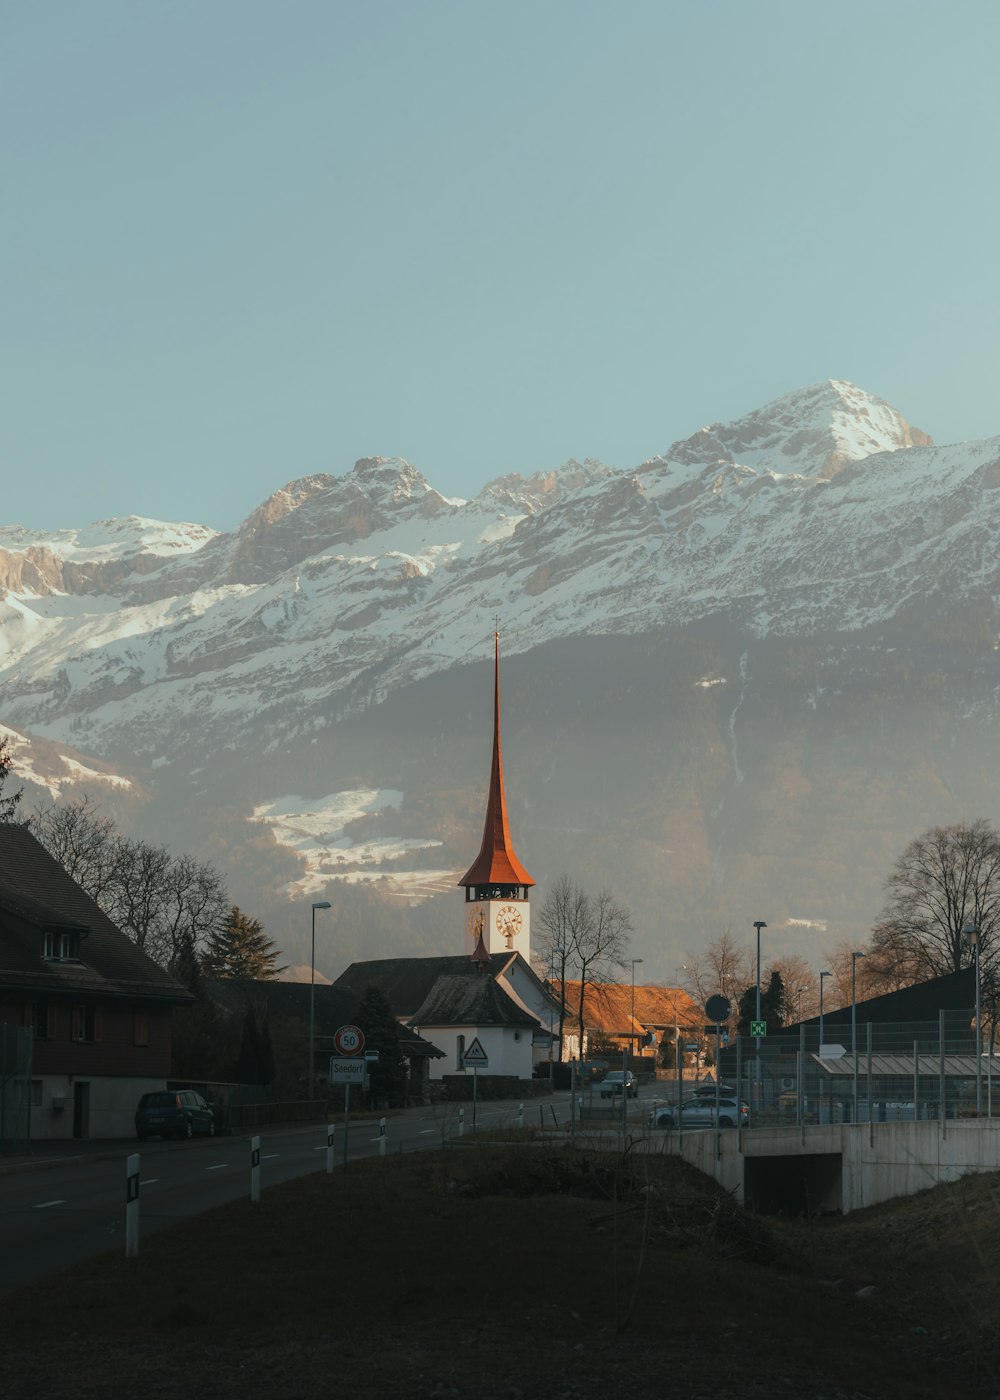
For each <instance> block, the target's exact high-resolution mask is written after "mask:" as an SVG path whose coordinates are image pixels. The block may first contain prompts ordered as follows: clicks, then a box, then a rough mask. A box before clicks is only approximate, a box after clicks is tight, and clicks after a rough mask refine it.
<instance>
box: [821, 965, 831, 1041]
mask: <svg viewBox="0 0 1000 1400" xmlns="http://www.w3.org/2000/svg"><path fill="white" fill-rule="evenodd" d="M832 976H833V973H832V972H821V973H820V975H819V1053H820V1055H822V1054H823V978H824V977H832Z"/></svg>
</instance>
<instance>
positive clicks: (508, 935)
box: [497, 904, 523, 948]
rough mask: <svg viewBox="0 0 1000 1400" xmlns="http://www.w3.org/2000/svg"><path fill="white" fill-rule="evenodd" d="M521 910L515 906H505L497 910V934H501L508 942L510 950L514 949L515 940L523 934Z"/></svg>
mask: <svg viewBox="0 0 1000 1400" xmlns="http://www.w3.org/2000/svg"><path fill="white" fill-rule="evenodd" d="M522 923H523V920H522V918H521V911H520V909H518V908H516V907H515V905H513V904H503V905H501V906H500V908H499V909H498V910H497V933H499V934H501V935H502V936H503V938H504V939H505V940H506V942H507V947H508V948H513V946H514V939H515V938H516V936H517V935H518V934H519V933H520V932H521V925H522Z"/></svg>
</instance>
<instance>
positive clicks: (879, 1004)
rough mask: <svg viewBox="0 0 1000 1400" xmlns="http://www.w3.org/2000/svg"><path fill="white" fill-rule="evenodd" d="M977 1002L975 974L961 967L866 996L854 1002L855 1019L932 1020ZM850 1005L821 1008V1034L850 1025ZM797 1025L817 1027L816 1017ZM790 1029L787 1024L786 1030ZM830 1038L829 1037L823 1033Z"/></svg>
mask: <svg viewBox="0 0 1000 1400" xmlns="http://www.w3.org/2000/svg"><path fill="white" fill-rule="evenodd" d="M975 1004H976V973H975V969H974V968H972V967H963V968H961V969H960V970H959V971H958V972H949V973H947V974H946V975H945V976H944V977H932V978H930V979H929V980H928V981H926V982H915V983H914V984H913V986H912V987H901V988H900V990H899V991H898V992H886V993H884V994H883V995H882V996H877V997H869V998H868V999H867V1001H859V1002H857V1003H856V1006H855V1011H856V1020H857V1021H858V1023H859V1024H862V1023H865V1022H868V1021H882V1022H885V1023H887V1024H893V1023H898V1022H901V1021H935V1020H937V1016H938V1012H939V1011H969V1012H970V1013H971V1010H972V1008H973V1007H974V1006H975ZM850 1023H851V1007H850V1003H848V1005H847V1006H840V1007H837V1009H836V1010H835V1011H829V1010H824V1012H823V1034H824V1036H826V1032H827V1029H828V1028H829V1027H830V1026H843V1025H848V1026H849V1025H850ZM800 1025H803V1026H818V1025H819V1017H818V1016H811V1017H810V1018H809V1019H808V1020H806V1021H797V1022H796V1023H795V1029H798V1027H799V1026H800ZM790 1029H792V1028H791V1027H790V1026H786V1027H785V1030H790ZM826 1038H827V1039H829V1037H828V1036H826Z"/></svg>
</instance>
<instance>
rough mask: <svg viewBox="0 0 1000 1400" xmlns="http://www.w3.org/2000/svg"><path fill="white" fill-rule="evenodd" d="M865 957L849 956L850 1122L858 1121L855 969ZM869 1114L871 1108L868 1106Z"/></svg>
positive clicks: (853, 954)
mask: <svg viewBox="0 0 1000 1400" xmlns="http://www.w3.org/2000/svg"><path fill="white" fill-rule="evenodd" d="M864 956H865V955H864V953H861V952H855V953H852V954H851V1054H852V1055H853V1056H854V1112H853V1114H852V1117H851V1122H852V1123H856V1122H857V1121H858V999H857V968H858V958H863V957H864ZM869 1112H871V1107H870V1106H869Z"/></svg>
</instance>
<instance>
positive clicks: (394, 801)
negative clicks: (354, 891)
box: [251, 788, 455, 900]
mask: <svg viewBox="0 0 1000 1400" xmlns="http://www.w3.org/2000/svg"><path fill="white" fill-rule="evenodd" d="M402 805H403V794H402V792H400V791H399V790H398V789H396V788H357V789H353V790H351V791H347V792H332V793H329V794H328V795H327V796H325V797H320V798H316V799H310V798H303V797H296V796H287V797H279V798H276V799H274V800H273V801H271V802H264V803H261V804H260V805H259V806H257V807H255V808H254V810H253V812H252V813H251V820H252V821H256V822H260V823H261V824H262V825H264V826H267V827H269V828H270V829H271V831H272V832H273V833H274V837H275V840H276V841H278V843H279V844H280V845H282V846H287V847H289V848H290V849H291V850H293V851H295V852H296V853H297V854H298V855H300V856H303V857H304V859H305V861H306V873H305V875H304V877H303V878H302V879H301V880H298V881H296V882H295V883H294V885H292V886H290V887H289V888H290V891H293V892H294V893H296V894H299V895H306V894H314V893H316V892H318V891H322V890H323V888H324V887H325V885H326V884H327V882H328V881H329V880H343V881H345V882H347V883H350V884H356V883H359V882H362V883H371V882H372V881H375V880H385V881H386V883H387V885H388V886H389V887H390V892H391V893H392V894H396V895H402V896H403V897H405V898H408V899H414V900H416V899H425V898H427V897H428V896H429V895H432V894H435V893H437V892H438V891H439V890H441V889H450V888H452V887H453V886H454V883H455V872H454V871H453V870H399V869H383V868H382V867H383V866H384V865H385V864H386V863H387V862H389V861H395V860H398V859H399V858H400V857H402V856H406V855H409V854H410V853H411V852H413V851H420V850H429V849H432V848H434V847H438V846H441V845H442V842H440V841H432V840H427V839H425V838H423V837H419V836H370V837H365V838H364V839H361V840H354V839H352V838H351V837H350V836H348V835H347V834H346V828H347V827H348V826H349V825H350V824H351V822H354V821H357V820H359V819H360V818H361V817H365V816H372V815H377V814H378V813H380V812H387V811H394V812H398V811H399V810H400V809H401V807H402Z"/></svg>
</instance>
